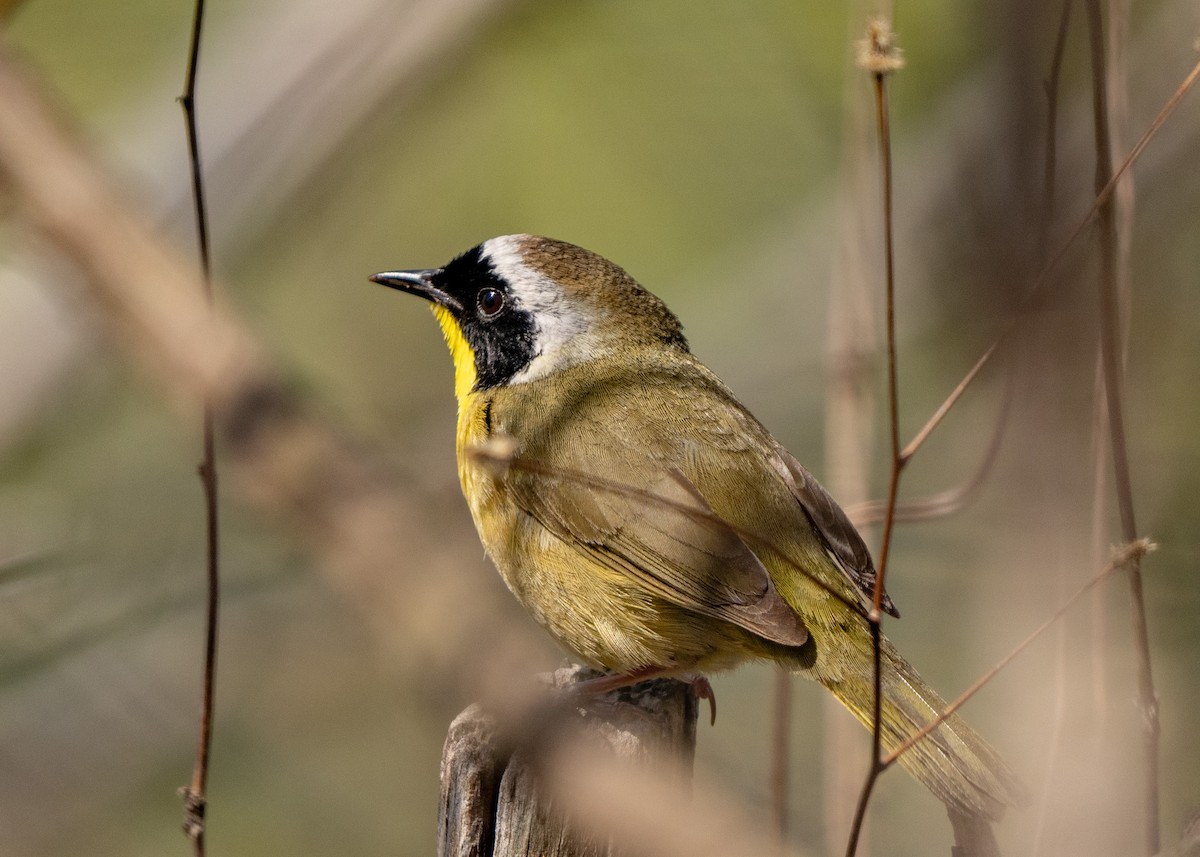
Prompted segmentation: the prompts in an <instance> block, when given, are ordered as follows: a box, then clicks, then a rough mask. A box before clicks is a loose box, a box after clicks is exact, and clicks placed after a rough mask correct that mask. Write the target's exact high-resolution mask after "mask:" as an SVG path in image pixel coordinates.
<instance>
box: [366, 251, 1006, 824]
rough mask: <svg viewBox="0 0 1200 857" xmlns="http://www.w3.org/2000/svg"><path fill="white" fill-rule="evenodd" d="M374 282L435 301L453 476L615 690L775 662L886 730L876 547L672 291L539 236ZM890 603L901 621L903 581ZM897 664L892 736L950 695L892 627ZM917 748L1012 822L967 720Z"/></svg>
mask: <svg viewBox="0 0 1200 857" xmlns="http://www.w3.org/2000/svg"><path fill="white" fill-rule="evenodd" d="M370 279H371V280H372V281H374V282H376V283H379V284H382V285H385V286H388V287H391V288H395V289H398V290H400V291H403V292H407V293H409V294H413V295H416V296H418V297H421V298H424V299H425V300H427V301H429V302H430V304H431V305H432V310H433V314H434V316H435V317H436V319H437V322H438V324H439V326H440V327H441V330H442V333H443V334H444V336H445V339H446V343H447V345H448V346H449V350H450V354H451V358H452V360H453V364H454V389H455V396H456V399H457V403H458V419H457V438H456V450H457V462H458V475H459V479H460V482H461V485H462V490H463V494H464V496H465V498H466V500H467V504H468V506H469V507H470V512H471V516H472V519H473V521H474V523H475V527H476V529H477V531H478V533H479V537H480V540H481V541H482V543H483V546H484V549H485V551H486V553H487V554H488V556H489V557H490V559H491V560H492V562H493V563H494V565H495V566H496V568H497V569H498V570H499V572H500V575H501V576H502V577H503V579H504V582H505V583H506V585H507V586H508V588H509V589H510V590H511V591H512V593H513V594H514V595H515V596H516V598H517V599H518V600H519V601H520V603H521V604H522V605H523V606H524V607H525V609H526V610H527V611H528V612H529V613H530V614H531V615H532V617H533V619H534V620H535V621H536V622H537V623H538V624H540V625H541V626H542V627H543V628H544V629H545V630H546V631H547V632H549V634H550V636H551V637H553V638H554V639H555V640H556V641H557V642H558V644H559V645H560V646H561V647H562V648H563V649H565V650H566V651H567V652H568V653H569V654H570V655H571V656H573V657H574V658H576V659H578V660H579V661H580V662H582V663H583V664H585V665H587V666H590V667H592V668H594V669H597V670H600V671H602V672H603V673H604V674H605V676H606V678H607V680H608V684H607V685H606V686H608V687H615V686H619V685H620V684H624V683H632V682H634V681H638V680H641V679H645V678H650V677H657V676H673V677H689V678H690V677H702V676H706V675H708V674H711V673H713V672H717V671H721V670H726V669H730V668H732V667H735V666H738V665H739V664H742V663H745V662H749V661H764V660H765V661H774V662H776V663H778V664H780V665H782V666H783V667H785V668H786V669H788V670H790V671H792V672H794V673H796V674H799V675H802V676H805V677H807V678H811V679H815V680H816V681H817V682H818V683H820V684H821V685H823V686H824V687H825V688H827V689H828V690H829V691H831V692H832V693H833V695H834V696H835V697H837V699H838V700H840V701H841V703H842V704H843V705H844V706H845V707H846V708H847V709H849V711H850V712H851V713H852V714H853V715H854V716H855V717H856V718H857V719H858V720H859V721H860V722H861V723H863V724H864V725H865V726H867V727H868V728H871V724H872V723H873V710H874V693H875V690H874V687H875V685H874V650H873V642H872V634H871V629H870V625H869V623H868V621H867V616H868V613H869V611H870V609H871V606H872V600H871V599H872V593H873V591H874V587H875V579H876V569H875V566H874V563H873V560H872V558H871V553H870V550H869V549H868V548H867V545H866V544H865V542H864V541H863V538H862V536H861V535H860V534H859V533H858V531H857V530H856V529H855V527H854V525H853V524H852V523H851V521H850V519H849V518H848V517H847V515H846V514H845V512H844V511H843V510H842V509H841V508H840V507H839V506H838V504H837V503H836V502H835V501H834V499H833V498H832V497H831V496H830V495H829V493H828V492H827V491H826V490H825V489H824V488H823V487H822V486H821V485H820V484H819V483H818V482H817V480H816V479H815V478H814V477H813V475H812V474H811V473H809V471H808V470H806V469H805V468H804V467H803V466H802V465H801V464H800V462H799V461H797V460H796V459H795V458H794V457H793V456H792V455H791V454H790V453H789V452H788V451H787V450H786V449H784V448H783V446H782V445H781V444H780V443H779V442H778V441H776V440H775V438H774V437H772V435H771V434H770V432H769V431H768V430H767V429H766V428H765V427H764V426H763V424H762V423H761V422H759V421H758V420H757V419H756V418H755V417H754V416H753V415H752V414H751V413H750V412H749V410H747V409H746V408H745V407H744V406H743V405H742V404H741V403H740V402H739V401H738V400H737V398H735V396H734V394H733V393H732V392H731V391H730V389H729V388H728V387H727V386H726V385H725V384H724V383H723V382H722V381H721V380H720V379H719V378H718V377H717V376H716V375H715V374H714V373H713V372H712V371H711V370H709V369H708V368H707V367H706V366H705V365H704V364H703V363H701V362H700V361H699V360H698V359H697V358H696V357H694V356H693V355H692V353H691V350H690V348H689V345H688V342H687V339H686V338H685V336H684V333H683V328H682V325H681V324H680V322H679V320H678V319H677V317H676V316H675V315H674V314H673V313H672V312H671V311H670V310H669V309H668V308H667V306H666V304H664V303H663V301H662V300H660V299H659V298H658V297H657V296H655V295H654V294H652V293H651V292H650V291H648V290H647V289H645V288H643V287H642V286H641V285H640V284H639V283H638V282H637V281H636V280H634V279H633V277H631V276H630V275H629V274H628V273H626V272H625V270H624V269H622V268H621V267H619V266H617V265H616V264H614V263H612V262H610V261H608V260H607V259H605V258H603V257H602V256H600V255H598V254H596V253H593V252H591V251H588V250H585V249H583V248H582V247H578V246H576V245H574V244H570V243H567V242H564V241H559V240H555V239H551V238H545V237H541V236H535V235H524V234H519V235H504V236H499V237H496V238H491V239H489V240H486V241H484V242H482V243H481V244H479V245H477V246H475V247H473V248H472V249H470V250H467V251H466V252H464V253H462V254H461V255H459V256H457V257H455V258H454V259H453V260H451V261H450V262H448V263H446V264H445V265H443V266H442V267H437V268H426V269H417V270H395V271H386V272H383V273H379V274H375V275H373V276H372V277H370ZM496 449H502V450H503V454H502V455H500V456H498V455H497V454H496V453H495V450H496ZM489 450H492V453H491V454H490V455H489V454H488V451H489ZM497 457H500V458H503V462H501V464H500V465H498V464H497V461H496V459H497ZM881 606H882V609H883V610H884V611H886V612H887V613H889V614H891V615H893V616H898V615H899V613H898V611H897V610H896V608H895V605H894V604H893V602H892V600H891V598H890V597H888V596H887V595H886V594H884V596H883V599H882V605H881ZM880 663H881V671H880V687H881V690H882V693H881V699H880V709H881V717H880V722H881V734H880V740H881V745H882V746H883V748H884V749H885V750H887V751H890V750H892V749H894V748H896V747H897V746H898V745H900V744H901V743H903V742H904V741H905V740H906V739H908V738H909V737H911V736H912V735H914V734H915V733H916V732H917V731H918V730H919V729H920V728H921V727H922V726H924V725H925V724H926V723H927V722H929V721H931V720H933V719H934V718H935V717H937V716H938V715H939V713H940V712H941V711H942V710H943V709H944V708H945V707H946V703H945V702H944V701H943V699H942V698H941V697H940V696H938V694H937V693H936V692H935V691H934V690H933V689H932V688H931V687H930V686H929V685H928V684H927V683H926V682H925V681H923V680H922V679H921V677H920V675H918V673H917V672H916V670H915V669H914V668H913V667H912V666H911V665H910V664H909V663H908V662H907V661H906V660H905V659H904V658H903V657H902V656H901V654H900V653H899V652H898V651H897V649H896V647H895V646H894V645H893V644H892V643H891V642H890V641H889V640H888V639H887V637H886V636H885V635H881V651H880ZM900 763H901V765H902V766H903V767H905V768H906V769H907V770H908V771H909V772H910V773H911V774H912V775H913V776H914V777H915V778H916V779H917V780H918V781H920V782H921V783H923V784H924V785H925V786H926V787H927V788H928V789H929V790H930V791H931V792H933V794H934V795H935V796H936V797H937V798H939V799H940V800H941V801H942V802H943V803H944V804H946V806H947V807H948V808H949V809H950V810H951V811H956V812H958V813H959V814H962V815H966V816H968V817H976V818H981V819H987V820H999V819H1000V818H1001V817H1002V816H1003V814H1004V812H1005V809H1006V808H1007V807H1009V806H1013V805H1021V804H1023V803H1024V802H1025V798H1024V792H1023V787H1022V786H1021V784H1020V782H1019V780H1018V778H1017V777H1016V776H1015V774H1014V773H1013V772H1012V771H1011V769H1010V768H1009V767H1008V766H1007V765H1006V763H1005V762H1004V760H1003V759H1002V758H1001V757H1000V755H999V753H998V752H997V751H996V750H994V749H993V748H992V747H991V746H990V745H989V744H988V743H987V742H986V741H985V740H984V739H983V738H982V737H980V736H979V735H978V734H977V733H976V732H975V731H974V730H973V729H972V728H971V727H970V726H968V725H967V724H966V722H965V721H964V720H963V719H962V718H960V717H959V716H958V715H951V716H950V717H948V718H947V719H946V720H945V721H944V722H942V723H941V724H940V725H938V726H937V728H936V729H934V730H933V731H932V732H931V733H930V734H929V735H928V736H927V737H926V738H924V739H922V740H920V741H918V742H917V743H916V744H915V745H914V746H913V747H912V748H911V749H909V750H908V751H907V752H906V753H904V754H902V755H901V756H900Z"/></svg>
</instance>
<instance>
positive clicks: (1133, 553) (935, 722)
mask: <svg viewBox="0 0 1200 857" xmlns="http://www.w3.org/2000/svg"><path fill="white" fill-rule="evenodd" d="M1156 548H1157V545H1155V544H1154V542H1152V541H1150V540H1149V539H1137V540H1136V541H1134V542H1131V543H1129V544H1124V545H1121V546H1120V547H1118V548H1116V549H1115V550H1114V551H1113V558H1112V559H1111V560H1110V561H1109V563H1108V565H1106V566H1105V567H1104V568H1103V569H1102V570H1101V571H1100V573H1099V574H1097V575H1096V576H1095V577H1093V578H1092V579H1091V580H1089V581H1088V582H1087V583H1085V584H1084V585H1083V586H1081V587H1079V589H1077V590H1076V591H1075V593H1074V594H1073V595H1072V596H1071V597H1070V598H1068V599H1067V600H1066V601H1065V602H1064V603H1063V604H1062V606H1061V607H1059V608H1058V609H1057V610H1055V611H1054V613H1053V614H1052V615H1051V616H1050V617H1049V618H1047V619H1046V621H1044V622H1043V623H1042V624H1041V625H1039V626H1038V627H1037V628H1036V629H1035V630H1034V631H1033V632H1032V633H1030V634H1029V636H1027V637H1026V638H1025V639H1024V640H1022V641H1021V642H1020V643H1018V644H1017V646H1016V648H1014V649H1013V650H1012V651H1010V652H1009V653H1008V654H1007V655H1005V656H1004V657H1003V658H1002V659H1001V660H1000V662H999V663H997V664H996V665H995V666H994V667H992V668H991V669H990V670H988V671H987V672H985V673H984V674H983V675H981V676H980V677H979V678H978V679H976V680H975V682H974V683H973V684H972V685H971V686H970V687H968V688H967V689H966V690H965V691H963V692H962V694H961V695H959V697H958V698H957V699H955V700H954V701H953V702H951V703H950V704H949V705H947V706H946V707H945V708H943V709H942V711H941V712H940V713H939V714H938V716H937V717H935V718H933V719H932V720H930V721H929V722H928V723H926V724H925V725H924V726H922V727H921V728H920V729H919V730H917V731H916V732H915V733H913V734H912V735H910V736H909V737H908V738H907V739H905V741H904V742H903V743H901V744H900V745H899V746H897V747H896V748H895V749H894V750H892V752H890V753H888V754H887V756H886V757H884V759H883V763H882V766H883V767H884V768H888V767H891V765H892V764H893V763H894V762H895V761H896V760H897V759H899V758H900V757H901V756H902V755H904V754H905V753H907V752H908V751H909V750H910V749H912V747H913V746H914V745H916V743H917V742H918V741H920V740H922V739H924V738H925V737H926V736H927V735H929V733H930V732H932V731H933V730H934V729H937V728H938V726H940V725H941V724H942V723H944V722H945V721H946V719H947V718H948V717H950V715H952V714H954V712H956V711H958V709H960V708H962V707H963V705H965V704H966V703H967V701H968V700H969V699H970V698H971V697H972V696H974V695H975V694H976V693H978V692H979V691H980V690H981V689H982V688H983V687H984V685H986V684H987V683H988V682H990V681H991V680H992V679H993V678H995V677H996V675H997V674H999V672H1000V671H1001V670H1002V669H1004V668H1005V667H1006V666H1008V665H1009V664H1010V663H1011V662H1012V661H1013V659H1014V658H1016V657H1017V655H1019V654H1021V652H1023V651H1025V649H1027V648H1029V646H1030V645H1031V644H1032V643H1033V642H1034V640H1036V639H1037V638H1038V637H1040V636H1041V635H1042V634H1044V633H1045V632H1046V630H1047V629H1049V628H1051V627H1052V626H1053V625H1054V623H1055V622H1057V621H1058V620H1059V619H1060V618H1061V617H1062V615H1063V614H1064V613H1066V612H1067V611H1068V610H1069V609H1071V606H1072V605H1073V604H1075V602H1076V601H1078V600H1079V599H1080V598H1082V597H1083V596H1084V595H1086V594H1087V593H1088V592H1090V591H1091V590H1092V589H1093V588H1094V587H1096V586H1098V585H1099V584H1100V583H1102V582H1103V581H1105V580H1107V579H1108V578H1110V577H1112V576H1113V574H1115V573H1116V572H1117V571H1121V570H1124V569H1127V568H1128V567H1129V566H1130V565H1132V564H1134V563H1138V562H1140V561H1141V558H1142V556H1144V555H1145V554H1147V553H1150V552H1151V551H1153V550H1155V549H1156Z"/></svg>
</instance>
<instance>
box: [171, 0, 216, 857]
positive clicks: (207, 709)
mask: <svg viewBox="0 0 1200 857" xmlns="http://www.w3.org/2000/svg"><path fill="white" fill-rule="evenodd" d="M203 30H204V0H196V6H195V14H194V16H193V18H192V36H191V45H190V47H189V50H188V64H187V75H186V80H185V82H184V88H183V95H181V96H180V98H179V103H180V105H181V106H182V107H183V117H184V125H185V127H186V131H187V144H188V162H189V164H190V167H191V179H192V200H193V202H194V204H195V216H196V238H197V241H198V244H199V251H200V270H201V276H202V279H203V282H204V294H205V297H206V298H207V299H208V302H209V304H210V306H211V304H212V299H213V289H212V262H211V255H210V252H209V240H208V208H207V205H206V203H205V199H204V173H203V168H202V165H201V161H200V135H199V132H198V130H197V124H196V77H197V74H198V72H199V69H200V36H201V34H202V32H203ZM203 435H204V437H203V459H202V460H201V462H200V466H199V468H198V472H199V476H200V482H201V485H202V486H203V489H204V511H205V524H206V526H205V529H206V547H207V564H206V583H207V593H208V597H207V603H206V608H205V633H204V679H203V691H202V698H201V703H200V734H199V736H198V738H197V740H196V760H195V762H194V763H193V765H192V781H191V783H190V784H189V785H188V786H186V787H184V788H183V789H181V790H180V791H181V793H182V795H183V799H184V822H183V830H184V833H186V834H187V836H188V838H189V839H191V841H192V850H193V853H194V854H195V855H196V857H204V853H205V846H204V821H205V817H206V815H207V809H208V797H207V789H208V764H209V756H210V752H211V749H212V730H213V698H214V692H215V689H216V672H217V624H218V619H219V616H220V612H219V611H220V592H221V567H220V529H219V520H220V515H219V510H218V505H217V458H216V441H215V429H214V417H213V408H212V404H211V403H209V402H207V401H206V402H205V403H204V415H203Z"/></svg>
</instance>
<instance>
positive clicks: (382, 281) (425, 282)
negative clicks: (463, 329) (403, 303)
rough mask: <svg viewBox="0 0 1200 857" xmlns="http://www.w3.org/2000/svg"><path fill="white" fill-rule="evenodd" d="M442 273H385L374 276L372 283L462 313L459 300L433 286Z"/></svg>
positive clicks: (437, 270)
mask: <svg viewBox="0 0 1200 857" xmlns="http://www.w3.org/2000/svg"><path fill="white" fill-rule="evenodd" d="M441 272H442V269H441V268H425V269H424V270H420V271H384V272H383V273H382V274H375V275H374V276H372V277H371V282H372V283H379V285H381V286H387V287H388V288H390V289H399V290H400V291H402V292H408V293H409V294H410V295H416V296H417V297H421V298H425V300H427V301H432V302H433V303H435V304H438V305H439V306H444V307H445V308H446V309H448V310H451V311H452V312H462V311H463V305H462V304H461V303H459V301H458V299H457V298H454V297H451V296H450V295H449V294H447V293H446V292H444V291H442V290H441V289H439V288H438V287H437V286H435V285H434V284H433V278H434V277H436V276H437V275H438V274H440V273H441Z"/></svg>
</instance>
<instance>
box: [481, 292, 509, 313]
mask: <svg viewBox="0 0 1200 857" xmlns="http://www.w3.org/2000/svg"><path fill="white" fill-rule="evenodd" d="M502 309H504V292H502V291H500V290H499V289H492V288H487V289H480V290H479V310H480V312H482V313H483V314H484V315H486V316H489V317H490V316H493V315H495V314H496V313H498V312H500V310H502Z"/></svg>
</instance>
